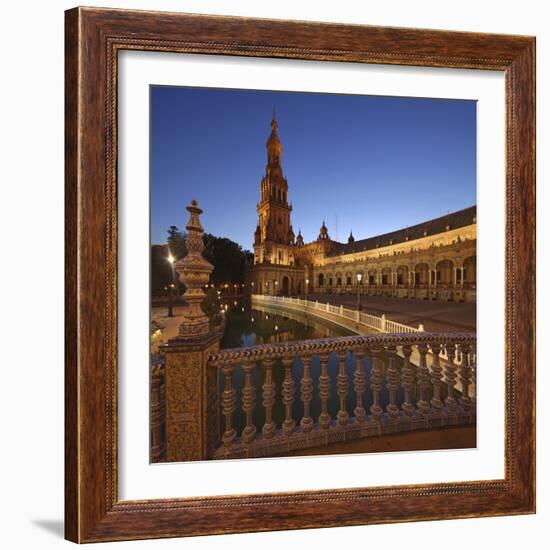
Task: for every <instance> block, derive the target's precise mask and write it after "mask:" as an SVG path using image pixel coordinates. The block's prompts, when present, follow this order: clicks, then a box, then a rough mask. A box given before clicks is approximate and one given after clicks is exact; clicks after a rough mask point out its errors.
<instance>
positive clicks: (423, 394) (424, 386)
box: [416, 344, 430, 418]
mask: <svg viewBox="0 0 550 550" xmlns="http://www.w3.org/2000/svg"><path fill="white" fill-rule="evenodd" d="M417 348H418V353H419V354H420V361H419V362H418V369H417V386H418V399H417V400H416V406H417V408H418V412H419V413H420V414H421V415H422V416H423V417H424V418H427V417H428V415H429V413H430V403H429V401H428V390H429V389H430V371H429V370H428V366H427V365H426V353H427V351H428V348H427V346H426V345H425V344H418V346H417Z"/></svg>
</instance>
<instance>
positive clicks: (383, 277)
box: [382, 275, 388, 285]
mask: <svg viewBox="0 0 550 550" xmlns="http://www.w3.org/2000/svg"><path fill="white" fill-rule="evenodd" d="M382 284H383V285H387V284H388V276H387V275H382Z"/></svg>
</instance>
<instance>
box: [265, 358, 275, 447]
mask: <svg viewBox="0 0 550 550" xmlns="http://www.w3.org/2000/svg"><path fill="white" fill-rule="evenodd" d="M274 364H275V360H274V359H264V360H263V361H262V365H263V366H264V369H265V381H264V385H263V386H262V390H263V393H262V397H263V401H262V405H263V406H264V409H265V423H264V425H263V428H262V433H263V435H264V437H265V438H266V439H270V438H271V437H273V434H274V433H275V428H276V426H275V422H274V421H273V405H274V404H275V382H274V381H273V365H274Z"/></svg>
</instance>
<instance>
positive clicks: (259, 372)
mask: <svg viewBox="0 0 550 550" xmlns="http://www.w3.org/2000/svg"><path fill="white" fill-rule="evenodd" d="M226 305H227V309H226V315H227V324H226V329H225V333H224V336H223V339H222V341H221V348H222V349H224V348H239V347H248V346H254V345H256V344H267V343H275V342H292V341H296V340H307V339H314V338H331V337H337V336H350V335H353V334H354V333H353V332H351V331H349V330H347V329H345V328H342V327H339V326H337V325H334V324H332V323H326V322H320V321H319V320H317V319H315V318H312V317H311V316H308V315H305V314H304V315H299V314H296V313H294V312H292V313H286V312H282V311H281V310H276V309H273V308H269V307H264V306H257V305H255V306H254V307H253V308H252V307H250V306H247V305H246V304H245V303H241V302H237V301H235V302H228V303H227V304H226ZM224 307H225V306H224ZM383 362H384V365H383V369H384V371H385V369H386V366H387V365H386V364H385V361H383ZM398 363H400V361H398ZM363 365H364V368H365V374H366V380H367V385H366V392H365V394H364V396H363V403H364V407H365V408H366V409H367V414H368V413H369V408H370V406H371V405H372V395H371V392H370V390H369V384H368V380H369V378H370V373H371V368H372V364H371V362H370V361H369V360H368V359H367V358H364V360H363ZM396 366H397V367H398V368H400V366H401V365H400V364H397V365H396ZM328 370H329V376H330V398H329V412H330V415H331V417H332V418H333V419H335V418H336V413H337V412H338V409H339V399H338V394H337V388H336V382H337V375H338V359H337V357H336V355H335V354H334V353H333V354H331V355H330V358H329V364H328ZM354 371H355V355H354V354H353V353H351V352H349V353H348V354H347V357H346V374H347V376H348V396H347V402H346V409H347V411H348V413H349V414H350V416H351V415H352V414H353V409H354V407H355V405H356V397H355V392H354V391H353V374H354ZM310 372H311V378H312V381H313V399H312V401H311V404H310V414H311V416H312V417H313V419H314V421H317V418H318V416H319V413H320V411H321V401H320V398H319V375H320V360H319V357H317V356H314V357H313V359H312V362H311V370H310ZM302 374H303V363H302V361H301V359H300V358H298V357H296V358H295V359H294V364H293V366H292V377H293V379H294V385H295V396H294V405H293V418H294V420H295V421H296V423H297V424H298V423H299V421H300V419H301V418H302V416H303V404H302V401H301V399H300V380H301V378H302ZM220 376H221V378H223V375H220ZM273 379H274V382H275V386H276V397H275V406H274V410H273V417H274V420H275V422H276V424H277V427H278V428H280V427H281V424H282V422H283V420H284V405H283V400H282V383H283V380H284V366H283V364H282V361H280V360H278V361H277V362H276V363H275V365H274V367H273ZM253 380H254V385H255V388H256V408H255V411H254V423H255V425H256V428H257V429H258V431H260V430H261V428H262V426H263V424H264V421H265V411H264V407H263V405H262V385H263V383H264V369H263V368H262V367H261V364H259V363H258V365H257V368H256V369H255V370H254V375H253ZM233 385H234V387H235V389H236V391H237V410H236V411H235V413H234V417H233V419H234V426H235V429H236V430H237V433H238V434H239V435H240V433H241V431H242V429H243V427H244V425H245V416H244V413H243V411H242V390H243V386H244V373H243V370H242V368H240V367H238V368H236V369H235V370H234V373H233ZM220 388H223V380H222V379H220ZM220 398H221V395H220ZM388 398H389V396H388V391H387V388H386V387H385V384H384V389H383V391H382V394H381V406H382V407H385V406H386V405H387V403H388ZM397 399H398V403H400V402H402V400H403V395H402V390H401V389H400V390H399V391H398V395H397ZM220 402H221V399H220ZM222 418H223V417H222ZM223 425H224V424H223V420H222V431H223Z"/></svg>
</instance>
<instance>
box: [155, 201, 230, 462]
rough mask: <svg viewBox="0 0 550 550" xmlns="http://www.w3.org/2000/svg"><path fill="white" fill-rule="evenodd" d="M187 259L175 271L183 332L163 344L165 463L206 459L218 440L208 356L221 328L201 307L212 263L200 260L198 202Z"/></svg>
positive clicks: (214, 349)
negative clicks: (182, 287) (180, 291)
mask: <svg viewBox="0 0 550 550" xmlns="http://www.w3.org/2000/svg"><path fill="white" fill-rule="evenodd" d="M187 210H188V212H189V213H190V218H189V222H188V224H187V226H186V229H187V240H186V244H187V256H185V257H184V258H182V259H180V260H179V261H178V262H177V263H176V265H175V269H176V271H177V273H178V275H179V278H180V280H181V281H182V282H183V283H184V285H185V289H186V290H185V294H184V295H183V298H184V300H185V306H184V308H183V313H182V316H183V320H182V322H181V324H180V326H179V334H178V336H176V337H175V338H171V339H170V340H169V341H168V343H167V344H165V346H164V352H165V354H166V367H165V369H166V373H165V385H166V444H165V445H166V460H167V461H169V462H175V461H184V460H204V459H205V458H208V457H209V456H210V455H211V453H212V451H213V449H214V445H215V444H216V443H217V441H218V440H219V418H218V416H219V413H218V399H219V388H218V384H219V377H218V369H217V368H216V367H208V357H209V356H210V354H212V353H215V352H217V351H218V350H219V341H220V338H221V330H220V328H221V327H214V328H211V327H210V321H209V319H208V317H207V316H206V315H205V314H204V312H203V310H202V308H201V304H202V301H203V299H204V297H205V294H204V292H203V290H202V287H203V285H205V284H207V283H208V281H209V278H210V273H211V272H212V270H213V269H214V267H213V266H212V264H210V263H209V262H208V261H207V260H205V259H204V258H203V256H202V252H203V250H204V243H203V237H202V235H203V232H204V231H203V228H202V226H201V223H200V219H199V216H200V214H202V210H201V209H200V208H199V207H198V203H197V201H192V202H191V205H190V206H188V207H187Z"/></svg>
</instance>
